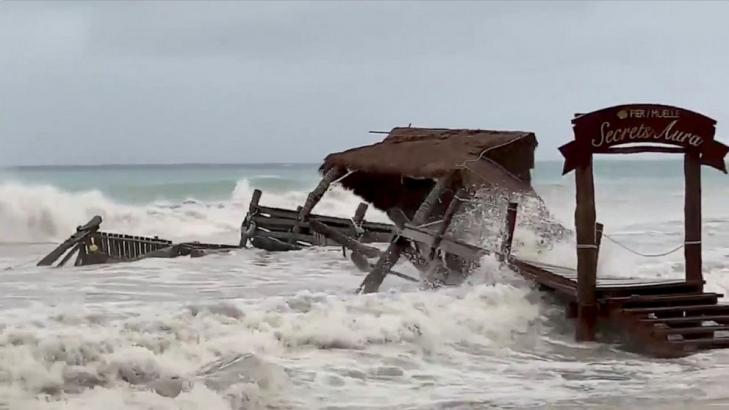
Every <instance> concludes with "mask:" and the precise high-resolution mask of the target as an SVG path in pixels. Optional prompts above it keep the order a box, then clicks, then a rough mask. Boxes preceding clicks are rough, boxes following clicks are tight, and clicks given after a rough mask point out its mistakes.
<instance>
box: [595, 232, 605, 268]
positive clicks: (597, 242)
mask: <svg viewBox="0 0 729 410" xmlns="http://www.w3.org/2000/svg"><path fill="white" fill-rule="evenodd" d="M603 228H604V226H603V224H601V223H600V222H596V223H595V246H597V250H596V251H595V272H596V273H597V262H598V260H600V245H602V230H603Z"/></svg>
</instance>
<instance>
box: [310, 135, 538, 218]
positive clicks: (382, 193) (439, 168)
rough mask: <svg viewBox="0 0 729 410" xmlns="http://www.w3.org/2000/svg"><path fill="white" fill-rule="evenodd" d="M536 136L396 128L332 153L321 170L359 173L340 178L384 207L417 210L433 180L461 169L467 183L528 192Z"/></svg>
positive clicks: (344, 183)
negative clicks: (378, 138) (364, 143)
mask: <svg viewBox="0 0 729 410" xmlns="http://www.w3.org/2000/svg"><path fill="white" fill-rule="evenodd" d="M536 145H537V140H536V137H535V136H534V134H533V133H531V132H522V131H487V130H466V129H444V128H410V127H406V128H393V129H392V131H390V133H389V135H388V136H387V137H386V138H385V139H384V140H383V141H381V142H378V143H375V144H372V145H367V146H364V147H359V148H353V149H349V150H346V151H343V152H339V153H334V154H330V155H328V156H327V157H326V158H325V159H324V163H323V164H322V166H321V168H320V170H321V171H322V172H326V171H327V170H329V169H331V168H332V167H341V168H345V169H347V170H349V171H355V172H353V173H352V174H351V175H349V176H347V177H346V178H344V179H343V180H342V181H340V182H341V183H342V184H343V185H344V186H345V188H348V189H352V190H354V192H355V194H357V195H359V196H361V197H362V198H364V199H365V200H367V201H369V202H371V203H373V204H374V205H375V206H376V207H378V208H380V209H388V208H389V207H391V206H399V207H401V208H403V209H404V210H406V212H407V209H412V208H413V207H414V208H417V205H418V204H419V203H420V201H422V198H424V196H425V194H427V192H428V190H429V187H431V186H432V184H433V181H432V180H433V179H437V178H440V177H443V176H445V175H447V174H450V173H451V172H454V171H460V172H461V174H462V181H463V183H464V184H466V183H468V184H484V185H488V184H491V185H497V186H499V187H501V188H503V189H507V190H512V191H530V190H531V186H530V184H529V182H530V180H531V177H530V170H531V168H533V166H534V149H535V148H536Z"/></svg>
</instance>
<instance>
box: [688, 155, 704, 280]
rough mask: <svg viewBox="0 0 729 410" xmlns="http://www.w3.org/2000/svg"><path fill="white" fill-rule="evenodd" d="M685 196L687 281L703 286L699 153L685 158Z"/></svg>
mask: <svg viewBox="0 0 729 410" xmlns="http://www.w3.org/2000/svg"><path fill="white" fill-rule="evenodd" d="M683 172H684V178H685V181H686V182H685V190H686V193H685V197H684V208H683V211H684V231H685V232H684V238H685V245H684V260H685V268H686V281H687V282H693V283H694V284H696V285H699V286H701V287H702V288H703V283H704V277H703V273H702V266H701V160H700V158H699V155H698V154H697V153H686V155H684V159H683Z"/></svg>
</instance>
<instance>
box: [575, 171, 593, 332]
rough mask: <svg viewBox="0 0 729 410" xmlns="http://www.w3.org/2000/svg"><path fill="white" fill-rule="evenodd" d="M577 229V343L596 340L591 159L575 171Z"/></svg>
mask: <svg viewBox="0 0 729 410" xmlns="http://www.w3.org/2000/svg"><path fill="white" fill-rule="evenodd" d="M575 190H576V199H577V206H576V208H575V229H576V231H577V232H576V233H577V235H576V236H577V329H576V339H577V341H593V340H595V325H596V322H597V300H596V296H595V294H596V289H595V288H596V286H597V275H596V263H595V262H596V260H597V246H596V244H595V187H594V181H593V176H592V158H590V162H589V163H588V165H587V166H585V167H584V168H580V167H578V168H577V169H576V170H575Z"/></svg>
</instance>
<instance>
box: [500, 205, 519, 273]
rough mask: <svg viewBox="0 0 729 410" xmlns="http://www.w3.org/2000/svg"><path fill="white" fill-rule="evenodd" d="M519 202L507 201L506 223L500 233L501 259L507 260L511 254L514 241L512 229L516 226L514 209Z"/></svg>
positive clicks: (515, 209)
mask: <svg viewBox="0 0 729 410" xmlns="http://www.w3.org/2000/svg"><path fill="white" fill-rule="evenodd" d="M518 207H519V204H517V203H516V202H509V206H508V207H507V208H506V223H505V224H504V231H503V232H502V234H501V258H502V259H503V260H509V256H510V255H511V245H512V242H514V229H515V228H516V211H517V209H518Z"/></svg>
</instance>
